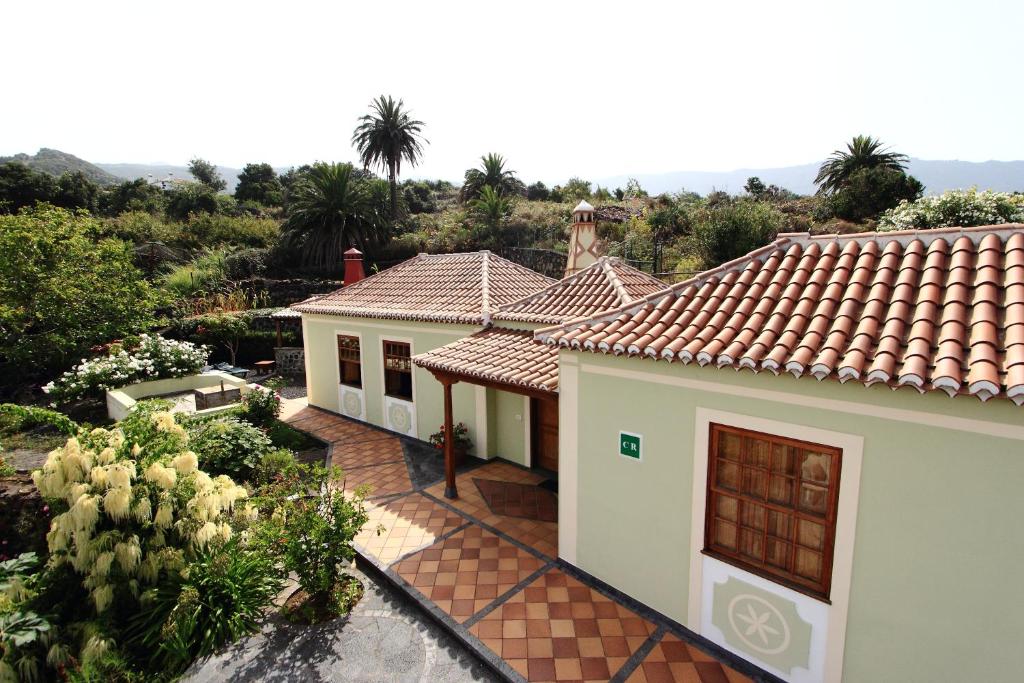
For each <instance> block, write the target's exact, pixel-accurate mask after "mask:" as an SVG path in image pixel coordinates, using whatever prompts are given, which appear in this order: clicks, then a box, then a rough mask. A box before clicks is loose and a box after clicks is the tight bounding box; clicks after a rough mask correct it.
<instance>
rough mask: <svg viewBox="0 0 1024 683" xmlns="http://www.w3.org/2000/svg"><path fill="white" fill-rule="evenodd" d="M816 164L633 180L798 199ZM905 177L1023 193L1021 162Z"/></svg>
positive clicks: (931, 164) (948, 167)
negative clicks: (764, 188)
mask: <svg viewBox="0 0 1024 683" xmlns="http://www.w3.org/2000/svg"><path fill="white" fill-rule="evenodd" d="M819 165H820V163H813V164H803V165H801V166H786V167H783V168H741V169H737V170H735V171H723V172H708V171H676V172H671V173H638V174H635V175H633V176H632V177H634V178H636V179H637V180H639V181H640V185H641V186H642V187H643V188H644V189H645V190H647V191H648V192H649V193H651V194H660V193H662V192H678V191H680V190H682V189H684V188H685V189H687V190H690V191H692V192H698V193H700V194H707V193H709V192H712V191H714V190H723V191H725V192H729V193H730V194H736V193H737V192H742V191H743V186H744V185H745V184H746V182H747V178H749V177H751V176H757V177H758V178H760V179H761V180H762V181H763V182H764V183H765V184H767V185H772V184H773V185H778V186H779V187H784V188H786V189H787V190H790V191H792V192H796V193H797V194H814V192H815V190H816V189H817V188H816V187H815V185H814V176H815V175H817V173H818V166H819ZM908 170H909V172H910V174H911V175H912V176H914V177H915V178H917V179H918V180H920V181H921V182H922V183H924V186H925V193H926V194H939V193H941V192H945V191H946V190H952V189H956V188H967V187H971V186H972V185H977V186H978V187H979V188H980V189H986V190H997V191H1000V192H1014V191H1024V161H982V162H973V161H952V160H951V161H932V160H926V159H911V160H910V165H909V168H908ZM629 178H630V176H627V175H620V176H613V177H611V178H599V179H596V180H595V181H594V182H595V183H596V184H598V185H600V186H602V187H607V188H608V189H612V190H614V189H615V188H616V187H625V186H626V181H627V180H629Z"/></svg>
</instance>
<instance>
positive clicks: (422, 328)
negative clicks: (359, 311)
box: [302, 314, 483, 341]
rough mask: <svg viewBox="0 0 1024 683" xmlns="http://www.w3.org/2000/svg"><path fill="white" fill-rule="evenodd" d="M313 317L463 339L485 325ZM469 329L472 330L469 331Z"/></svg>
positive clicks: (348, 317) (314, 318)
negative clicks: (441, 324) (436, 325)
mask: <svg viewBox="0 0 1024 683" xmlns="http://www.w3.org/2000/svg"><path fill="white" fill-rule="evenodd" d="M307 315H309V314H307ZM302 319H303V321H305V319H306V315H303V316H302ZM312 319H313V320H332V321H334V322H338V321H339V320H344V321H345V323H346V324H351V325H359V326H361V327H370V328H373V329H378V330H405V331H409V330H410V329H412V330H413V331H415V332H432V333H435V334H449V335H451V336H453V337H455V338H456V339H461V338H462V337H465V336H466V335H467V334H472V333H473V332H477V331H479V330H481V329H483V325H467V324H465V323H459V324H458V325H454V324H453V325H452V327H431V326H429V324H424V323H420V322H419V321H416V320H394V321H392V323H391V324H388V323H387V322H373V321H374V320H376V319H375V318H365V322H364V318H355V317H352V316H345V315H338V316H334V315H324V314H320V315H319V316H316V315H314V317H313V318H312ZM455 327H459V328H463V329H453V328H455ZM467 330H471V331H467ZM392 341H400V340H399V339H397V338H395V339H392Z"/></svg>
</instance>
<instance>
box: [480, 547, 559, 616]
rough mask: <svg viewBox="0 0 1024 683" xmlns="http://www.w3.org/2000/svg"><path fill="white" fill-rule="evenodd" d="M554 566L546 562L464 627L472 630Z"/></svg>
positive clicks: (482, 610) (550, 562)
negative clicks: (476, 624)
mask: <svg viewBox="0 0 1024 683" xmlns="http://www.w3.org/2000/svg"><path fill="white" fill-rule="evenodd" d="M554 566H555V563H554V561H548V562H545V563H544V564H542V565H541V566H540V569H537V570H536V571H534V572H533V573H532V574H530V575H529V576H527V577H526V578H525V579H523V580H522V581H520V582H519V583H517V584H516V585H514V586H512V587H511V588H509V589H508V590H507V591H505V592H504V593H502V594H501V595H499V596H498V597H496V598H495V599H494V601H493V602H491V603H488V604H487V605H484V606H483V607H482V608H481V609H480V611H479V612H477V613H475V614H474V615H473V616H471V617H470V618H469V619H467V620H466V621H465V622H463V624H462V625H463V626H465V627H466V628H470V627H471V626H473V624H475V623H476V622H478V621H480V620H481V619H483V618H484V617H486V616H487V615H488V614H490V613H491V612H493V611H494V610H496V609H498V608H499V607H501V606H502V605H504V604H505V603H506V602H508V601H509V600H511V599H512V596H514V595H515V594H516V593H518V592H520V591H522V590H523V589H524V588H526V587H527V586H529V585H530V584H531V583H533V582H534V581H536V580H537V579H539V578H540V577H542V576H544V575H545V574H547V573H548V572H549V571H551V570H552V569H553V568H554Z"/></svg>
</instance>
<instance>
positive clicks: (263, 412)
mask: <svg viewBox="0 0 1024 683" xmlns="http://www.w3.org/2000/svg"><path fill="white" fill-rule="evenodd" d="M241 414H242V418H243V419H244V420H246V421H248V422H250V423H251V424H253V425H255V426H257V427H269V426H270V424H271V423H272V422H274V421H275V420H276V419H277V416H278V415H280V414H281V395H280V394H278V393H277V391H276V390H274V389H272V388H270V387H266V386H258V385H257V386H256V387H255V388H253V389H252V390H251V391H250V392H249V393H247V394H245V395H244V396H242V413H241Z"/></svg>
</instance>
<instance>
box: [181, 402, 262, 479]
mask: <svg viewBox="0 0 1024 683" xmlns="http://www.w3.org/2000/svg"><path fill="white" fill-rule="evenodd" d="M187 427H188V431H189V444H190V445H191V447H192V450H194V451H195V452H196V455H198V456H199V463H200V465H201V466H202V467H203V469H205V470H207V471H209V472H213V473H215V474H227V475H231V476H233V477H235V478H238V479H240V480H245V479H248V478H250V477H251V476H252V473H253V471H254V470H255V469H256V466H257V465H258V464H259V462H260V458H262V457H263V454H264V453H266V452H267V451H269V450H271V448H272V447H273V444H271V442H270V438H269V437H268V436H267V435H266V434H264V433H263V432H262V431H260V430H259V429H257V428H256V427H254V426H253V425H251V424H249V423H248V422H244V421H242V420H239V419H237V418H234V417H218V418H215V419H212V420H203V421H195V422H189V423H188V425H187Z"/></svg>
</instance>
